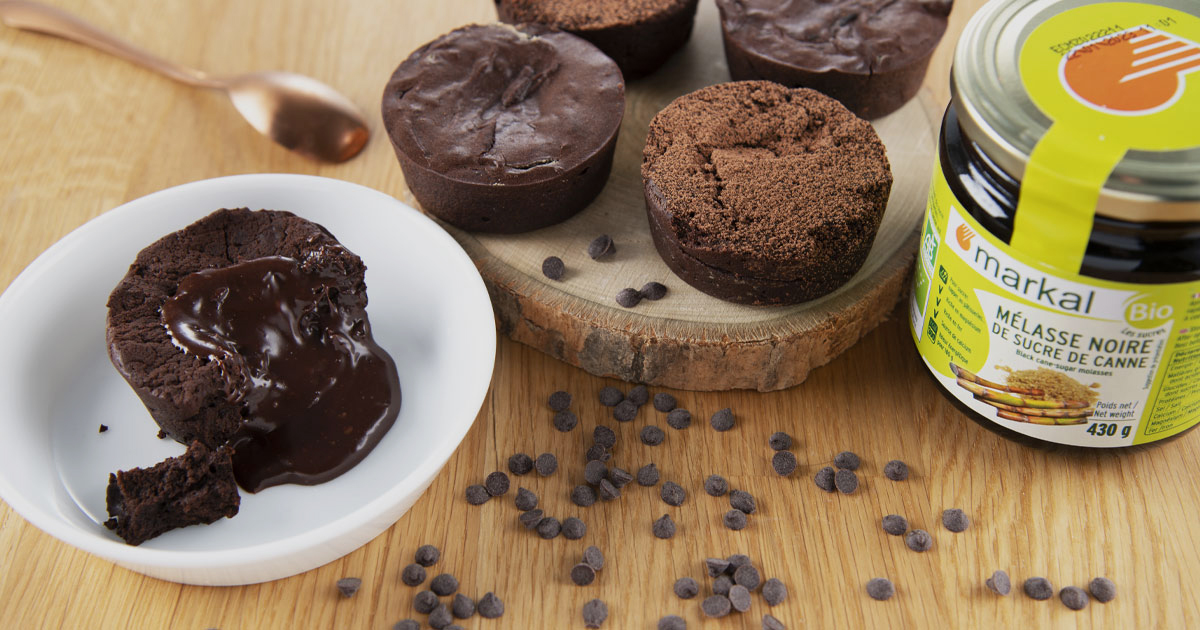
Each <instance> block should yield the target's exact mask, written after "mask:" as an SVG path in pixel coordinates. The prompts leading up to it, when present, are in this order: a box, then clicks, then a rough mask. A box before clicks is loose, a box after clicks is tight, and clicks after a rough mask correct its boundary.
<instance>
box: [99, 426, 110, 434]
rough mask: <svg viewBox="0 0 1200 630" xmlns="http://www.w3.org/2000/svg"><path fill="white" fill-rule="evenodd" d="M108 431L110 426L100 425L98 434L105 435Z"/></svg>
mask: <svg viewBox="0 0 1200 630" xmlns="http://www.w3.org/2000/svg"><path fill="white" fill-rule="evenodd" d="M107 430H108V425H107V424H102V425H100V431H98V433H104V432H105V431H107Z"/></svg>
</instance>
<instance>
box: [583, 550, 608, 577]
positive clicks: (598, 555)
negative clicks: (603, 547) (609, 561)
mask: <svg viewBox="0 0 1200 630" xmlns="http://www.w3.org/2000/svg"><path fill="white" fill-rule="evenodd" d="M583 561H584V562H586V563H587V564H588V566H589V567H592V568H593V569H595V570H597V571H600V570H601V569H603V568H604V553H603V552H602V551H600V548H599V547H597V546H595V545H591V546H589V547H588V548H587V549H584V550H583Z"/></svg>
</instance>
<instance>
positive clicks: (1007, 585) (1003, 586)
mask: <svg viewBox="0 0 1200 630" xmlns="http://www.w3.org/2000/svg"><path fill="white" fill-rule="evenodd" d="M983 584H984V586H987V587H988V590H990V591H991V592H993V593H995V594H997V595H1008V594H1009V593H1010V592H1011V591H1012V582H1010V581H1009V579H1008V574H1007V573H1005V572H1004V571H996V572H995V573H993V574H992V577H990V578H988V579H986V580H984V581H983ZM1097 599H1099V598H1097Z"/></svg>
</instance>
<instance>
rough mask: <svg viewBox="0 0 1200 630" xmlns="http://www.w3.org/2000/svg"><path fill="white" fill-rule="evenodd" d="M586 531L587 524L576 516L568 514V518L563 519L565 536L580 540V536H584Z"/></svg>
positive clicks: (569, 538) (563, 533)
mask: <svg viewBox="0 0 1200 630" xmlns="http://www.w3.org/2000/svg"><path fill="white" fill-rule="evenodd" d="M586 533H587V525H586V524H585V523H584V522H583V521H581V520H579V519H577V518H575V517H574V516H568V517H567V518H565V519H563V522H562V535H563V538H566V539H567V540H579V539H580V538H583V535H584V534H586Z"/></svg>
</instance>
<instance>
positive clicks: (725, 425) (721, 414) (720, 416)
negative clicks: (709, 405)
mask: <svg viewBox="0 0 1200 630" xmlns="http://www.w3.org/2000/svg"><path fill="white" fill-rule="evenodd" d="M709 424H711V425H712V428H714V429H716V430H717V431H728V430H730V429H732V428H733V410H732V409H730V408H729V407H726V408H724V409H722V410H720V411H718V412H717V413H714V414H713V415H712V418H711V419H710V420H709Z"/></svg>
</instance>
